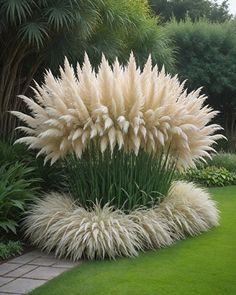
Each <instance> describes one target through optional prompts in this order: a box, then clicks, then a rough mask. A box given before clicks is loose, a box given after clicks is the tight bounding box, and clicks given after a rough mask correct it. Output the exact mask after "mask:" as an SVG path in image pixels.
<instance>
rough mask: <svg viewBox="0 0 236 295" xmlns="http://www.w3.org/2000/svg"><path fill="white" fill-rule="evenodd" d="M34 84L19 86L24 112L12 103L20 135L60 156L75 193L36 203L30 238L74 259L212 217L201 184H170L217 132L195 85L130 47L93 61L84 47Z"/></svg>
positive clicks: (150, 242)
mask: <svg viewBox="0 0 236 295" xmlns="http://www.w3.org/2000/svg"><path fill="white" fill-rule="evenodd" d="M33 90H34V92H35V97H34V99H31V98H28V97H25V96H21V98H22V99H23V100H24V102H25V103H26V105H27V106H28V107H29V109H30V114H25V113H21V112H17V111H13V112H12V113H13V114H14V115H16V116H17V117H18V118H20V119H21V120H22V121H24V122H25V123H26V125H27V126H21V127H19V129H20V130H22V131H23V132H25V133H26V136H24V137H22V138H20V139H18V140H17V142H19V143H26V144H27V145H28V146H29V148H30V149H38V150H39V152H38V156H39V155H42V154H43V155H45V162H47V161H50V163H51V164H53V163H54V162H56V161H57V160H59V159H63V160H64V164H63V167H62V169H64V171H65V176H66V177H65V178H66V183H67V186H68V190H69V193H70V195H71V196H68V195H59V196H57V195H48V196H46V197H45V198H43V199H41V200H38V201H37V202H36V203H35V205H33V206H32V210H31V211H29V214H28V216H27V217H26V220H25V226H26V233H27V235H28V236H29V237H30V239H31V241H32V242H33V243H34V244H36V245H39V246H40V247H42V248H43V249H45V250H47V251H51V250H55V253H56V255H58V256H59V257H61V256H66V257H70V258H71V259H73V260H77V259H79V258H81V257H87V258H89V259H94V258H105V257H109V258H114V257H115V256H117V255H125V256H133V255H137V253H138V252H137V251H138V250H141V249H147V248H160V247H164V246H167V245H170V244H172V243H173V242H174V241H175V240H176V239H180V238H184V237H185V236H186V235H193V234H196V233H199V232H202V231H205V230H206V229H208V228H210V227H211V226H214V225H216V224H217V222H215V221H216V220H217V216H218V213H217V211H216V209H215V204H214V203H213V202H210V201H207V200H208V197H206V196H205V195H204V192H203V191H201V190H200V189H198V188H195V187H192V186H191V185H189V186H188V185H187V184H186V185H184V184H182V183H181V184H180V185H179V186H178V185H177V184H176V185H174V186H172V188H171V184H172V179H173V174H174V171H175V168H179V169H184V168H187V167H195V163H196V162H197V161H204V157H210V152H211V151H214V149H213V148H212V145H213V144H214V143H215V141H216V140H217V139H218V138H221V137H222V135H220V134H217V133H216V132H217V131H218V130H219V129H220V126H219V125H216V124H210V121H211V119H212V118H213V117H214V116H215V115H216V114H217V112H216V111H213V110H212V109H211V108H210V107H209V106H206V105H204V102H205V100H206V97H205V96H204V95H200V89H198V90H196V91H193V92H190V93H188V92H187V90H185V89H184V83H180V82H179V80H178V78H177V76H175V77H171V76H170V75H169V74H166V73H165V70H164V68H163V69H162V70H161V71H158V69H157V66H154V67H153V66H152V62H151V57H149V58H148V60H147V63H146V64H145V66H144V68H143V70H141V69H140V68H139V67H138V66H137V65H136V62H135V58H134V56H133V54H131V55H130V59H129V61H128V64H127V65H126V66H123V65H121V64H120V63H119V62H118V60H116V61H115V62H114V64H112V65H110V64H109V63H108V61H107V60H106V58H105V57H104V56H103V57H102V61H101V64H100V66H99V68H98V70H97V71H95V70H94V69H93V68H92V66H91V64H90V61H89V59H88V56H87V55H85V60H84V64H83V65H82V67H80V65H79V64H78V65H77V68H76V70H75V69H74V68H73V66H71V65H70V64H69V62H68V60H67V59H66V60H65V66H64V69H62V68H60V76H59V77H54V76H53V75H52V73H51V72H50V71H47V73H46V75H45V82H44V84H43V85H41V86H40V85H38V84H36V87H35V88H34V89H33ZM181 185H182V186H183V190H181V189H179V187H181ZM198 193H199V194H202V195H204V197H203V198H200V199H199V200H203V205H202V206H200V205H199V200H196V199H197V195H198ZM188 194H189V195H188ZM57 198H58V200H57ZM185 199H186V201H185ZM73 200H74V201H73ZM75 201H76V203H75ZM54 202H55V206H54V205H53V204H54ZM64 202H65V204H66V205H65V206H64V205H63V203H64ZM205 205H206V210H205V211H204V206H205ZM58 206H59V207H58Z"/></svg>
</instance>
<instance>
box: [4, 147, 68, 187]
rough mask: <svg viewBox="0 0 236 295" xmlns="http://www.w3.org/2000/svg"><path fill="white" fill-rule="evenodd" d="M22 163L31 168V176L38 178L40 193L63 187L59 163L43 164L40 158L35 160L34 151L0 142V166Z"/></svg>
mask: <svg viewBox="0 0 236 295" xmlns="http://www.w3.org/2000/svg"><path fill="white" fill-rule="evenodd" d="M16 162H19V163H22V164H24V165H25V166H27V167H33V168H34V169H33V171H32V176H33V177H35V178H40V179H41V181H40V188H41V190H42V191H50V190H58V189H59V188H61V186H63V179H64V176H63V174H62V169H61V162H57V163H55V165H53V166H51V165H50V164H49V163H46V164H44V159H43V157H42V156H39V157H37V158H36V153H35V152H34V151H31V150H28V149H27V147H26V146H25V145H23V144H14V145H13V144H10V143H8V142H5V141H0V166H1V165H8V164H14V163H16Z"/></svg>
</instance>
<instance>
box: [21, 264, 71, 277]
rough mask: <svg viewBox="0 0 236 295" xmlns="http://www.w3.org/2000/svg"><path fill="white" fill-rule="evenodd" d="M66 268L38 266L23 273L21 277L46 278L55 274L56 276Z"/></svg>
mask: <svg viewBox="0 0 236 295" xmlns="http://www.w3.org/2000/svg"><path fill="white" fill-rule="evenodd" d="M66 270H68V268H62V267H50V266H49V267H48V266H40V267H38V268H36V269H35V270H32V271H30V272H28V273H27V274H25V275H23V277H24V278H30V279H42V280H48V279H52V278H54V277H55V276H58V275H59V274H61V273H63V272H64V271H66Z"/></svg>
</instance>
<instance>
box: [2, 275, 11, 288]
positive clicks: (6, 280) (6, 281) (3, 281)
mask: <svg viewBox="0 0 236 295" xmlns="http://www.w3.org/2000/svg"><path fill="white" fill-rule="evenodd" d="M12 280H13V279H12V278H5V277H0V287H1V286H2V285H5V284H6V283H9V282H10V281H12Z"/></svg>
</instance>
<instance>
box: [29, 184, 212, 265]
mask: <svg viewBox="0 0 236 295" xmlns="http://www.w3.org/2000/svg"><path fill="white" fill-rule="evenodd" d="M217 224H218V210H217V208H216V204H215V202H214V201H213V200H212V199H211V198H210V196H209V194H208V193H207V192H206V191H205V190H203V189H200V188H198V187H196V186H195V185H193V184H192V183H185V182H176V183H175V184H174V185H173V186H172V188H171V190H170V192H169V194H168V196H167V197H166V198H165V200H164V201H163V202H162V203H161V204H160V205H159V206H158V207H155V208H152V209H137V210H135V211H132V212H130V213H129V214H124V213H123V212H121V211H120V210H115V209H114V208H112V207H109V206H105V207H103V208H101V207H100V206H99V205H95V206H94V208H93V209H91V210H85V209H84V208H82V207H80V206H78V205H76V204H75V202H74V201H73V200H72V199H71V198H70V197H69V196H68V195H62V194H58V193H51V194H49V195H46V196H45V198H43V199H38V200H37V201H36V202H35V204H34V205H32V208H31V210H30V211H29V212H28V215H27V217H26V219H25V227H26V235H27V236H28V237H29V238H30V240H31V241H32V243H33V244H34V245H37V246H39V247H41V248H42V249H43V250H46V251H48V252H50V251H51V250H55V253H56V255H57V256H59V257H69V258H71V259H73V260H78V259H80V258H81V257H85V258H88V259H94V258H97V259H103V258H105V257H109V258H115V257H116V256H136V255H137V254H138V250H142V249H147V248H152V249H153V248H154V249H157V248H160V247H165V246H168V245H170V244H172V243H173V242H174V241H175V240H178V239H183V238H185V237H186V236H188V235H196V234H199V233H200V232H204V231H207V230H208V229H209V228H211V227H213V226H216V225H217Z"/></svg>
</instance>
